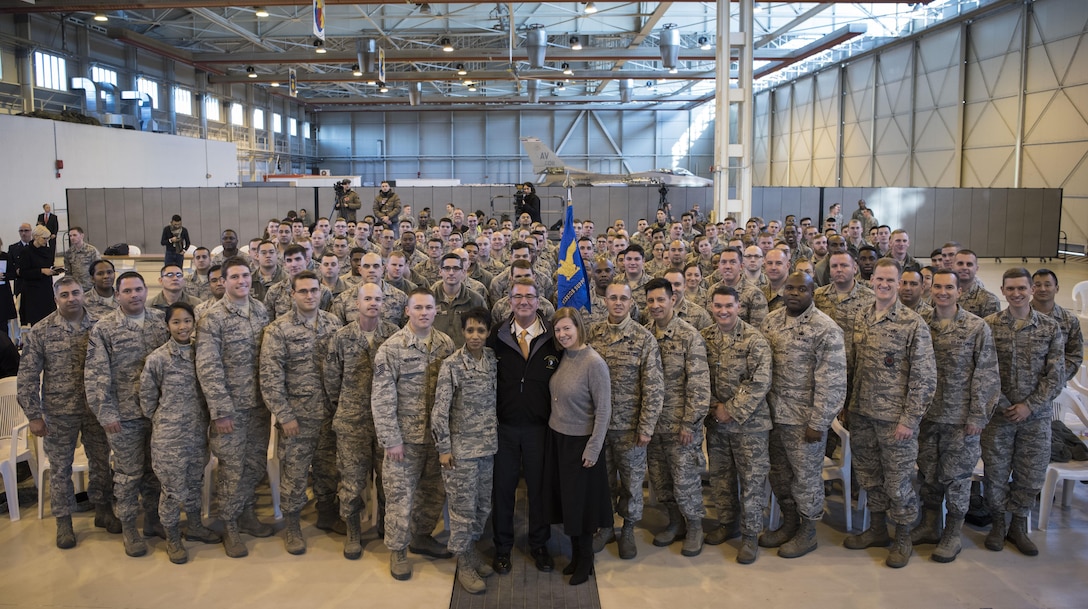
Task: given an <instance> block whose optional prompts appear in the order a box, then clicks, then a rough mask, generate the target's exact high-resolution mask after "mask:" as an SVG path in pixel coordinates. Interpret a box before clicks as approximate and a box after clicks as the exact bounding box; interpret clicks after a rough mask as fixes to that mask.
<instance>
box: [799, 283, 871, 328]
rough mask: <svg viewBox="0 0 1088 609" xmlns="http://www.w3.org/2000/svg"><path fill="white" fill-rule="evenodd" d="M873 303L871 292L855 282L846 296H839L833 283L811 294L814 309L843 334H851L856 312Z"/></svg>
mask: <svg viewBox="0 0 1088 609" xmlns="http://www.w3.org/2000/svg"><path fill="white" fill-rule="evenodd" d="M875 301H876V296H875V295H874V294H873V291H872V290H871V289H869V288H867V287H865V286H863V285H861V284H860V283H858V282H857V281H855V282H854V287H853V288H851V289H850V291H849V292H847V293H846V294H839V293H838V291H836V290H835V284H833V283H829V284H827V285H825V286H822V287H819V288H816V291H815V292H813V294H812V303H813V304H815V305H816V308H817V309H819V310H820V311H821V312H822V313H824V314H825V315H827V316H828V317H830V318H831V319H833V320H834V321H835V323H836V324H838V326H839V328H841V329H842V331H843V332H844V333H845V332H853V325H854V320H855V319H857V316H858V311H861V310H862V309H864V308H866V307H868V306H870V305H872V304H873V303H874V302H875Z"/></svg>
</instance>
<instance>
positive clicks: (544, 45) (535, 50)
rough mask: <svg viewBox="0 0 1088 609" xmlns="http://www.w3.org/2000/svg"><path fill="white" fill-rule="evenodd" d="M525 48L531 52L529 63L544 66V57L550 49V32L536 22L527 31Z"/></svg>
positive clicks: (537, 66) (536, 66) (534, 65)
mask: <svg viewBox="0 0 1088 609" xmlns="http://www.w3.org/2000/svg"><path fill="white" fill-rule="evenodd" d="M525 50H526V51H527V52H528V54H529V65H530V66H532V67H534V68H537V69H539V68H543V67H544V57H545V55H547V51H548V33H547V32H546V31H544V26H543V25H540V24H539V23H534V24H532V25H530V26H529V28H528V29H527V30H526V31H525Z"/></svg>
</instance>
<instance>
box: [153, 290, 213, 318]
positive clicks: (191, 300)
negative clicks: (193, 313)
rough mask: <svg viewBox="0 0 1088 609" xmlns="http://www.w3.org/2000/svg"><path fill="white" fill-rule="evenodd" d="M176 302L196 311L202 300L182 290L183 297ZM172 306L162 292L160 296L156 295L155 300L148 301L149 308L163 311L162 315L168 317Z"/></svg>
mask: <svg viewBox="0 0 1088 609" xmlns="http://www.w3.org/2000/svg"><path fill="white" fill-rule="evenodd" d="M175 302H184V303H187V304H188V305H189V306H190V307H193V308H194V309H195V308H196V306H197V305H199V304H200V300H199V299H198V298H195V297H193V296H191V295H190V294H189V293H188V292H186V291H185V290H182V292H181V296H180V297H179V298H178V299H177V300H176V301H175ZM171 304H173V303H171V302H167V301H166V296H165V295H164V294H163V293H162V292H159V293H158V294H156V295H155V297H154V298H152V299H151V300H149V301H147V308H148V309H156V310H158V311H162V314H163V315H166V310H167V309H169V308H170V305H171Z"/></svg>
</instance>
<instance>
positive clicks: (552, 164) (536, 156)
mask: <svg viewBox="0 0 1088 609" xmlns="http://www.w3.org/2000/svg"><path fill="white" fill-rule="evenodd" d="M521 145H522V147H524V148H525V153H526V154H528V155H529V160H530V161H532V163H533V172H534V173H548V172H555V170H557V169H559V170H561V169H563V167H564V165H563V160H562V159H560V158H559V156H558V155H556V154H555V152H554V151H553V150H552V149H551V148H548V147H547V146H545V145H544V143H543V142H541V141H540V138H536V137H523V138H521Z"/></svg>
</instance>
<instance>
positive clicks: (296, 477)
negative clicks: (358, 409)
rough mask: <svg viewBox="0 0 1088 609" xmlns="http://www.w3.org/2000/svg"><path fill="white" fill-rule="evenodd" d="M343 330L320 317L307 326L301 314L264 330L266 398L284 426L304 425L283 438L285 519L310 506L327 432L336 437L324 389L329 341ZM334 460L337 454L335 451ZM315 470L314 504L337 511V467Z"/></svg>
mask: <svg viewBox="0 0 1088 609" xmlns="http://www.w3.org/2000/svg"><path fill="white" fill-rule="evenodd" d="M339 328H340V320H338V319H337V318H335V317H333V316H332V315H330V314H328V313H326V312H325V311H317V319H316V320H314V321H313V322H307V321H306V320H304V319H302V318H301V317H300V316H299V314H298V311H297V310H295V311H292V312H290V313H287V314H285V315H282V316H280V317H278V318H276V320H275V321H273V322H272V323H270V324H268V327H267V328H265V330H264V338H263V339H262V341H261V360H260V387H261V397H262V398H264V402H265V404H266V405H267V406H268V409H269V410H271V411H272V414H273V415H275V416H276V420H277V421H278V422H279V424H280V425H282V424H284V423H291V422H292V421H294V422H297V423H298V435H296V436H294V437H290V438H289V437H287V436H285V435H283V433H282V432H281V433H280V434H279V446H280V493H281V506H282V508H283V511H284V513H287V514H297V513H299V512H300V511H302V508H303V507H304V506H305V505H306V479H307V476H308V475H309V472H310V465H311V463H312V462H313V460H314V452H315V451H316V450H317V444H318V437H319V436H320V435H321V433H322V430H323V429H324V428H326V427H327V428H328V431H327V432H326V433H328V434H330V435H331V432H332V413H331V411H330V408H329V403H328V400H326V399H325V391H324V388H323V387H322V383H321V364H322V362H324V361H325V353H326V350H327V348H328V339H329V337H330V336H331V335H332V334H333V332H336V330H338V329H339ZM330 448H332V450H331V451H329V454H335V448H333V447H330ZM324 464H325V466H326V467H324V468H322V467H319V466H318V465H315V466H314V498H315V499H317V502H318V503H319V504H323V505H330V506H331V505H332V503H333V498H334V496H335V495H336V466H335V463H333V462H331V460H326V461H325V462H324Z"/></svg>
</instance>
